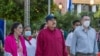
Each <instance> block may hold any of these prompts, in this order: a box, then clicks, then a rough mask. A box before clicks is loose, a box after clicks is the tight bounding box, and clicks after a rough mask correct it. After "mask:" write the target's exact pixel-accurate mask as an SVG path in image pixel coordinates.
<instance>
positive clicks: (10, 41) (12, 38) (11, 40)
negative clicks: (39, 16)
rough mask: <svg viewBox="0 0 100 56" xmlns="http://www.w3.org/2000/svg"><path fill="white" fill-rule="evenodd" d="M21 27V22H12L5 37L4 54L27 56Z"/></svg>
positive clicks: (7, 55) (6, 55)
mask: <svg viewBox="0 0 100 56" xmlns="http://www.w3.org/2000/svg"><path fill="white" fill-rule="evenodd" d="M22 32H23V27H22V24H21V23H18V22H16V23H14V24H13V25H12V28H11V33H10V34H9V35H8V36H7V37H6V39H5V45H4V48H5V56H27V52H26V46H25V40H24V38H23V36H22V35H21V34H22Z"/></svg>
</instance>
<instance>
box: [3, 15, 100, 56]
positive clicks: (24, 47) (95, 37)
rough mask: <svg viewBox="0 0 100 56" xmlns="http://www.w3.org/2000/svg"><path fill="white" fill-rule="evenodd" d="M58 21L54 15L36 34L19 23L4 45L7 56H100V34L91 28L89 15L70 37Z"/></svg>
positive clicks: (74, 22) (46, 19)
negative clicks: (59, 26)
mask: <svg viewBox="0 0 100 56" xmlns="http://www.w3.org/2000/svg"><path fill="white" fill-rule="evenodd" d="M56 19H57V18H56V17H55V16H54V15H53V14H50V15H47V17H46V18H45V21H46V23H44V24H43V25H41V28H40V30H39V31H36V33H35V34H34V33H33V34H32V30H31V27H30V26H25V27H23V26H22V24H21V23H19V22H15V23H14V24H13V25H12V28H11V32H10V34H9V35H7V37H6V38H5V40H4V42H3V41H2V42H3V43H2V44H4V45H3V47H4V48H3V49H4V56H99V55H98V53H99V51H100V32H96V31H95V29H94V28H92V27H91V25H90V24H91V18H90V17H89V16H88V15H84V16H82V17H81V19H80V20H74V21H73V22H72V30H71V31H70V32H69V33H68V36H67V33H65V31H64V30H62V29H61V28H57V20H56Z"/></svg>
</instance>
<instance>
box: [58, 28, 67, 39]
mask: <svg viewBox="0 0 100 56" xmlns="http://www.w3.org/2000/svg"><path fill="white" fill-rule="evenodd" d="M59 29H60V30H61V32H62V34H63V36H64V40H66V38H67V35H68V33H67V31H65V30H63V29H62V28H61V27H59Z"/></svg>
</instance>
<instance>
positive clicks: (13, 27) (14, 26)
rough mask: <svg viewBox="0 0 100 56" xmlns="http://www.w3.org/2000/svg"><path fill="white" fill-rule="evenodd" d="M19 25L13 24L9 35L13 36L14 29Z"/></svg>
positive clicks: (17, 23)
mask: <svg viewBox="0 0 100 56" xmlns="http://www.w3.org/2000/svg"><path fill="white" fill-rule="evenodd" d="M20 24H21V23H19V22H15V23H14V24H13V25H12V27H11V32H10V34H14V29H16V28H17V27H18V26H19V25H20Z"/></svg>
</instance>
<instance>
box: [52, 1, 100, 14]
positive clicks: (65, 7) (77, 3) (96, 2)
mask: <svg viewBox="0 0 100 56" xmlns="http://www.w3.org/2000/svg"><path fill="white" fill-rule="evenodd" d="M90 1H91V0H72V3H73V4H74V5H75V4H76V5H82V6H83V5H85V4H87V5H88V6H90ZM54 3H55V4H57V5H59V3H62V5H63V8H62V11H61V12H62V13H63V14H64V13H66V12H67V0H54ZM98 4H100V0H94V4H93V5H91V7H92V6H94V5H98ZM89 9H91V8H89ZM89 9H88V10H89ZM82 10H83V9H82ZM91 10H92V9H91ZM77 11H78V10H77Z"/></svg>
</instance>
